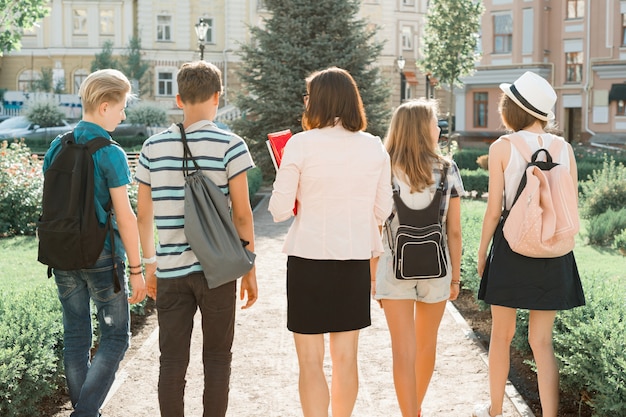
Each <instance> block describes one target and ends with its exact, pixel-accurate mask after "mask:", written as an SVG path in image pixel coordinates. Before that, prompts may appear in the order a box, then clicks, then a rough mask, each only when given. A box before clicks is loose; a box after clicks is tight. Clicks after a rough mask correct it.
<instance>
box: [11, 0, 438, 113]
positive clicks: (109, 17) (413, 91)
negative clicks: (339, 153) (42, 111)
mask: <svg viewBox="0 0 626 417" xmlns="http://www.w3.org/2000/svg"><path fill="white" fill-rule="evenodd" d="M426 7H427V0H362V5H361V11H360V17H362V18H365V19H367V21H368V22H369V24H370V25H372V27H374V26H376V27H378V40H379V41H383V42H384V48H383V51H382V54H381V56H380V59H379V61H378V62H377V65H378V66H379V67H380V69H381V74H382V76H383V77H385V78H386V79H387V81H388V84H389V86H390V87H391V88H390V94H389V106H390V107H395V106H397V105H398V104H399V103H400V102H401V101H402V100H406V99H410V98H413V97H418V96H424V95H425V93H426V89H425V82H424V81H423V80H422V78H423V77H422V76H421V75H420V74H419V71H418V70H417V68H416V65H415V61H416V59H417V58H419V48H420V46H421V45H420V44H419V42H420V38H421V36H420V33H421V29H422V27H423V22H424V19H425V13H426ZM266 17H268V11H267V9H266V8H265V5H264V2H263V0H176V1H172V0H101V1H90V0H52V1H50V15H49V16H48V17H46V18H44V19H43V20H42V22H40V23H39V25H38V27H36V28H34V29H33V30H30V31H26V32H25V33H24V35H23V38H22V49H21V50H20V51H12V52H10V53H6V54H5V55H4V56H3V57H0V88H1V89H6V90H9V91H17V92H25V93H27V94H26V95H22V96H21V98H18V99H16V100H11V101H10V102H6V103H5V107H6V109H7V111H8V110H12V111H15V112H17V111H19V109H20V108H22V107H23V106H24V105H25V104H26V103H24V101H25V100H27V99H28V95H29V94H28V92H29V91H31V90H32V88H33V85H34V83H36V80H38V79H40V78H41V76H42V70H44V69H52V73H53V78H54V84H55V86H57V87H58V90H59V91H60V92H63V93H65V94H69V95H76V94H77V93H78V89H79V86H80V83H81V82H82V80H84V79H85V77H86V76H87V75H88V74H89V72H90V69H91V63H92V61H93V60H94V56H95V54H98V53H100V52H102V47H103V45H104V44H105V42H107V41H110V42H111V43H112V45H113V55H114V57H119V56H120V55H121V54H123V53H124V52H125V50H126V47H127V45H128V42H129V39H130V38H131V37H133V36H137V37H138V38H139V39H141V46H142V58H143V60H145V61H146V62H148V63H149V65H150V69H149V74H148V78H149V82H148V83H145V84H143V85H142V89H141V91H139V93H140V95H141V99H142V100H145V101H152V102H156V103H159V104H160V105H162V106H163V107H164V108H166V109H167V110H168V112H169V113H170V114H171V116H172V118H176V117H178V116H179V115H180V112H179V110H178V109H176V106H175V101H174V97H175V95H176V93H177V88H176V74H177V71H178V68H179V67H180V65H181V64H182V63H184V62H188V61H191V60H197V59H200V54H201V52H200V51H201V49H202V55H203V56H202V58H203V59H205V60H207V61H210V62H212V63H214V64H215V65H217V66H218V67H219V68H220V69H221V70H222V72H223V79H224V96H223V98H222V103H221V107H220V112H219V114H218V117H219V118H220V119H221V120H223V121H226V122H227V121H228V120H229V119H232V118H235V117H238V115H239V114H238V111H237V109H236V107H235V106H234V105H233V104H234V103H233V102H234V99H235V97H236V94H237V92H238V91H239V90H240V89H241V85H240V82H239V79H238V77H237V70H238V68H239V67H240V65H241V61H240V57H239V55H238V54H237V52H238V50H239V48H240V45H241V44H242V43H248V42H250V34H249V31H248V27H249V26H256V25H260V26H262V25H263V19H264V18H266ZM200 19H202V20H203V22H205V23H206V25H207V30H206V33H205V40H204V42H202V48H200V44H199V42H198V37H197V34H196V30H195V25H196V24H197V23H198V22H199V21H200ZM399 57H402V58H403V59H404V61H405V66H404V68H403V69H402V70H400V69H399V68H398V58H399ZM432 94H434V93H433V91H432V89H431V95H432ZM8 96H9V97H14V96H15V94H13V95H11V94H9V95H8Z"/></svg>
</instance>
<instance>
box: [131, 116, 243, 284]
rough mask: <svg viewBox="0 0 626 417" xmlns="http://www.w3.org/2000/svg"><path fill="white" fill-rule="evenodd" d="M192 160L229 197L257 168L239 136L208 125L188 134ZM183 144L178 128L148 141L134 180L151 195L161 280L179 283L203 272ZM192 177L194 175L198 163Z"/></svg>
mask: <svg viewBox="0 0 626 417" xmlns="http://www.w3.org/2000/svg"><path fill="white" fill-rule="evenodd" d="M185 132H186V134H187V142H188V144H189V149H190V150H191V154H192V155H193V157H194V158H195V160H196V162H197V163H198V165H199V166H200V168H201V169H202V171H203V173H204V174H205V175H206V176H207V177H209V178H210V179H211V180H212V181H213V182H214V183H215V184H216V185H217V186H218V187H220V189H221V190H222V191H223V192H224V194H225V195H227V196H228V195H229V191H228V181H229V180H230V179H232V178H234V177H236V176H237V175H239V174H241V173H245V171H247V170H249V169H250V168H252V167H254V163H253V162H252V157H251V156H250V152H249V151H248V147H247V146H246V143H245V142H244V141H243V139H241V138H240V137H239V136H237V135H235V134H234V133H231V132H227V131H225V130H221V129H219V128H218V127H217V126H215V124H214V123H212V122H210V121H208V120H202V121H199V122H196V123H194V124H192V125H190V126H189V127H187V129H186V130H185ZM182 165H183V144H182V141H181V139H180V131H179V129H178V126H176V125H175V124H173V125H172V126H170V127H169V128H168V129H167V130H166V131H164V132H161V133H159V134H157V135H154V136H151V137H150V138H149V139H148V140H146V141H145V143H144V144H143V147H142V149H141V154H140V156H139V162H138V164H137V170H136V174H135V177H136V179H137V181H139V182H140V183H143V184H146V185H148V186H150V187H151V189H152V201H153V204H154V222H155V224H156V227H157V231H158V241H159V243H158V245H157V252H156V254H157V260H158V261H157V262H158V270H157V276H158V277H159V278H179V277H183V276H186V275H189V274H190V273H194V272H202V267H201V265H200V262H199V261H198V258H196V256H195V255H194V253H193V251H192V250H191V248H190V247H189V243H188V242H187V239H186V237H185V231H184V213H185V209H184V200H185V178H184V175H183V170H182ZM190 165H191V172H193V170H194V168H193V163H191V164H190Z"/></svg>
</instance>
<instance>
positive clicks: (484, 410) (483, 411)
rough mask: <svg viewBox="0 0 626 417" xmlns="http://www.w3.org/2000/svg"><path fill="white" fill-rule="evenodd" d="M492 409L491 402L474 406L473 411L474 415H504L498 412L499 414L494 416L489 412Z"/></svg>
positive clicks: (485, 416)
mask: <svg viewBox="0 0 626 417" xmlns="http://www.w3.org/2000/svg"><path fill="white" fill-rule="evenodd" d="M490 409H491V404H480V405H477V406H475V407H474V412H473V413H472V417H502V414H498V415H497V416H492V415H491V414H489V410H490Z"/></svg>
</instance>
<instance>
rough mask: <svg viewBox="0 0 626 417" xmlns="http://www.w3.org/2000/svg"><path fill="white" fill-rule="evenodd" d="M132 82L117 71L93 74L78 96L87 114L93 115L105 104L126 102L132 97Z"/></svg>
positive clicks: (85, 81)
mask: <svg viewBox="0 0 626 417" xmlns="http://www.w3.org/2000/svg"><path fill="white" fill-rule="evenodd" d="M130 91H131V86H130V81H128V78H126V76H125V75H124V74H122V73H121V72H120V71H118V70H115V69H102V70H98V71H95V72H92V73H91V74H89V76H87V78H85V80H84V81H83V83H82V84H81V85H80V89H79V91H78V95H79V97H80V101H81V105H82V106H83V111H84V112H85V113H93V112H95V111H96V110H97V109H98V106H99V105H100V104H102V103H105V102H111V103H120V102H126V100H128V98H129V97H130V95H131V94H130Z"/></svg>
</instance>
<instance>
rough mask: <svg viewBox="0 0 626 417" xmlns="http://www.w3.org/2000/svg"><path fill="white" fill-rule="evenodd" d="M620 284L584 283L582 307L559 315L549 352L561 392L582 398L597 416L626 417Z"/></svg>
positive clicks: (624, 313) (625, 324)
mask: <svg viewBox="0 0 626 417" xmlns="http://www.w3.org/2000/svg"><path fill="white" fill-rule="evenodd" d="M624 289H625V288H624V285H623V282H622V281H617V280H612V279H607V278H606V277H603V276H594V277H590V279H588V280H587V281H586V282H585V294H586V299H587V305H586V306H584V307H580V308H575V309H572V310H567V311H563V312H560V313H559V314H558V315H557V320H556V323H555V336H554V347H555V351H556V354H557V357H558V358H559V360H560V361H561V382H562V386H563V388H565V389H569V390H572V391H574V392H578V393H585V394H586V395H582V397H583V398H585V397H586V396H587V395H588V396H589V398H590V399H589V400H587V401H586V402H587V403H588V404H589V405H590V406H591V407H592V408H593V409H594V413H595V415H598V416H623V415H626V383H625V382H626V356H624V340H626V309H625V308H624Z"/></svg>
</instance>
